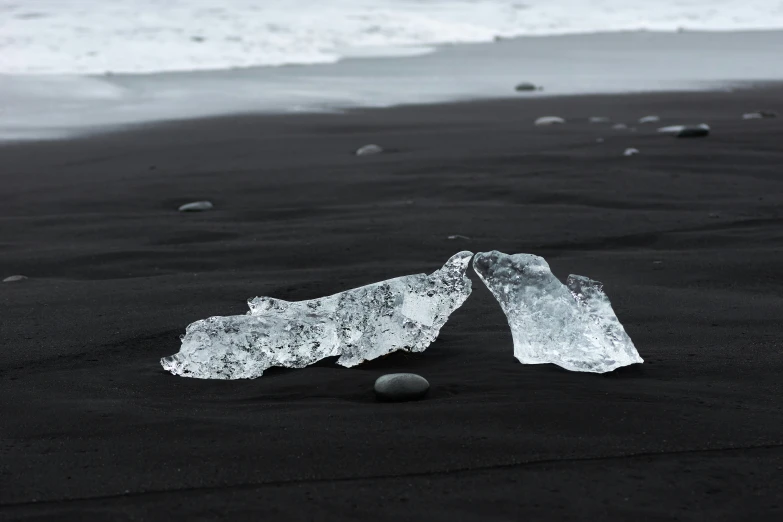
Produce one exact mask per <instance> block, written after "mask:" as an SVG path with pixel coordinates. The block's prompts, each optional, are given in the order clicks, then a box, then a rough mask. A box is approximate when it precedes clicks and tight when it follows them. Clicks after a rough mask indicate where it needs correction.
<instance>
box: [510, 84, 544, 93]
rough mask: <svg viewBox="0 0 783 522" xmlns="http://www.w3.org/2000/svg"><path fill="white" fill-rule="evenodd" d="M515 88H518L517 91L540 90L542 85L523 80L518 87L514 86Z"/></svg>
mask: <svg viewBox="0 0 783 522" xmlns="http://www.w3.org/2000/svg"><path fill="white" fill-rule="evenodd" d="M514 90H516V91H517V92H530V91H540V90H542V89H541V87H538V86H537V85H535V84H533V83H530V82H522V83H520V84H518V85H517V86H516V87H514Z"/></svg>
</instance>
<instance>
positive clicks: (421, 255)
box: [0, 87, 783, 521]
mask: <svg viewBox="0 0 783 522" xmlns="http://www.w3.org/2000/svg"><path fill="white" fill-rule="evenodd" d="M782 95H783V90H782V89H781V88H779V87H769V88H763V89H755V90H745V91H737V92H721V93H664V94H647V95H606V96H575V97H564V98H537V99H529V100H528V99H518V100H501V101H492V102H476V103H462V104H450V105H430V106H418V107H399V108H395V109H383V110H360V111H352V112H349V113H347V114H331V115H297V116H280V117H277V116H265V117H261V116H258V117H255V116H245V117H227V118H219V119H211V120H198V121H193V122H188V123H172V124H163V125H158V126H151V127H140V128H137V129H135V130H133V131H128V132H123V133H114V134H104V135H100V136H94V137H91V138H86V139H81V140H71V141H59V142H44V143H27V144H20V145H6V146H3V147H2V148H0V229H1V230H2V235H1V236H0V252H1V253H2V255H1V256H0V278H3V277H7V276H10V275H14V274H23V275H25V276H28V278H29V279H26V280H23V281H18V282H13V283H0V317H2V319H1V322H0V344H1V345H2V350H0V412H1V414H0V518H2V519H8V520H16V519H20V520H28V519H29V520H78V519H83V518H85V517H86V518H89V519H90V520H170V519H172V518H181V519H190V520H194V519H222V518H231V517H239V518H254V519H255V518H258V517H259V516H264V517H266V518H267V519H272V520H368V519H371V518H372V519H375V520H400V519H404V520H476V521H484V520H615V519H616V520H628V519H631V518H640V519H644V520H711V521H720V520H778V519H779V517H780V516H781V515H783V498H782V497H783V493H781V491H782V490H783V488H781V485H782V482H783V481H781V473H783V409H782V408H781V396H782V395H781V394H782V392H783V384H781V383H782V382H783V381H781V378H780V375H781V372H783V355H782V352H781V334H780V318H781V317H783V297H781V296H782V295H783V272H781V266H782V263H783V228H782V227H781V225H782V224H783V207H781V203H783V170H781V165H782V164H783V149H782V148H781V143H782V141H781V140H783V119H781V118H775V119H763V120H743V119H742V114H743V113H744V112H749V111H752V110H756V109H771V110H779V109H780V107H779V104H780V100H781V99H783V98H781V96H782ZM650 114H655V115H658V116H660V117H661V121H660V124H646V125H641V124H637V123H635V122H636V120H638V119H639V118H641V117H643V116H646V115H650ZM545 115H556V116H561V117H563V118H565V119H566V120H568V121H567V123H566V124H564V125H558V126H550V127H536V126H534V125H533V123H532V122H533V120H534V119H535V118H537V117H539V116H545ZM591 116H607V117H610V118H611V119H612V120H613V121H612V123H602V124H595V123H589V122H588V118H589V117H591ZM616 122H624V123H627V124H628V125H629V126H630V127H635V128H636V130H635V131H632V130H629V129H624V130H620V129H612V124H613V123H616ZM680 123H694V124H696V123H708V124H709V125H710V126H711V127H712V133H711V135H710V136H709V137H707V138H700V139H676V138H672V137H670V136H663V135H660V134H657V133H656V132H655V128H656V127H658V126H662V125H674V124H680ZM599 138H602V139H603V141H600V140H599ZM368 143H377V144H379V145H381V146H383V147H384V148H386V149H387V152H386V153H383V154H379V155H375V156H367V157H355V156H354V155H352V151H354V150H355V149H357V148H358V147H360V146H362V145H366V144H368ZM629 147H634V148H637V149H639V151H640V153H639V154H638V155H636V156H631V157H625V156H623V151H624V150H625V149H626V148H629ZM204 199H206V200H211V201H212V202H213V203H214V205H215V208H214V210H212V211H208V212H203V213H188V214H185V213H178V212H177V207H178V206H179V205H181V204H183V203H187V202H190V201H195V200H204ZM453 235H459V236H464V237H466V238H468V239H464V238H457V239H449V238H448V237H449V236H453ZM492 249H497V250H501V251H504V252H507V253H515V252H529V253H535V254H538V255H542V256H544V257H546V259H547V260H548V261H549V263H550V265H551V267H552V269H553V271H554V272H555V274H556V275H557V276H558V277H560V278H561V280H564V279H565V277H566V276H567V275H568V274H569V273H576V274H582V275H587V276H589V277H592V278H594V279H598V280H600V281H603V282H604V284H605V289H606V292H607V294H608V295H609V297H610V299H611V300H612V303H613V305H614V308H615V311H616V312H617V315H618V317H619V318H620V320H621V321H622V322H623V324H624V325H625V328H626V330H627V331H628V333H629V334H630V335H631V337H632V339H633V340H634V342H635V343H636V346H637V348H638V350H639V352H640V354H641V355H642V357H644V359H645V360H646V363H645V364H644V365H637V366H634V367H628V368H624V369H620V370H618V371H616V372H613V373H611V374H608V375H591V374H579V373H569V372H566V371H564V370H561V369H559V368H557V367H555V366H551V365H543V366H526V365H521V364H519V363H518V362H517V361H516V359H514V357H513V350H512V343H511V335H510V332H509V329H508V325H507V323H506V319H505V316H504V315H503V313H502V311H501V310H500V308H499V306H498V305H497V303H496V302H495V300H494V298H493V297H492V296H491V295H490V293H489V292H488V291H487V289H486V288H485V287H484V286H483V285H482V284H481V283H480V282H479V281H478V278H477V277H476V276H475V274H474V273H473V272H472V270H471V271H469V276H470V277H471V278H472V279H473V281H474V292H473V295H472V296H471V297H470V298H469V299H468V301H467V302H466V303H465V304H464V305H463V306H462V308H460V309H459V310H458V311H457V312H455V313H454V314H453V315H452V317H451V319H450V320H449V322H448V323H447V324H446V326H445V327H444V328H443V330H442V332H441V336H440V337H439V339H438V340H437V341H436V342H435V343H434V344H433V345H432V346H431V347H430V348H429V349H428V350H427V351H426V352H424V353H422V354H413V355H412V354H399V353H398V354H393V355H390V356H388V357H385V358H383V359H380V360H377V361H373V362H370V363H366V364H364V365H362V366H360V367H358V368H353V369H345V368H341V367H338V366H336V365H334V361H333V360H329V361H324V362H322V363H319V364H318V365H316V366H314V367H310V368H306V369H303V370H283V369H279V370H277V369H275V370H271V371H269V372H268V373H267V375H265V376H264V377H262V378H260V379H257V380H253V381H230V382H227V381H202V380H194V379H185V378H180V377H174V376H172V375H170V374H168V373H166V372H164V371H163V370H162V368H161V367H160V365H159V363H158V359H159V358H160V357H162V356H165V355H170V354H173V353H175V352H176V351H177V350H178V348H179V341H178V336H179V335H180V334H181V333H183V332H184V329H185V326H186V325H187V324H189V323H190V322H192V321H195V320H197V319H201V318H205V317H208V316H211V315H232V314H242V313H244V312H245V311H246V310H247V308H246V305H245V300H246V299H247V298H249V297H254V296H257V295H258V296H260V295H269V296H273V297H277V298H281V299H286V300H300V299H310V298H315V297H319V296H323V295H328V294H332V293H336V292H340V291H343V290H346V289H349V288H353V287H356V286H360V285H364V284H368V283H372V282H375V281H379V280H382V279H388V278H391V277H396V276H400V275H405V274H410V273H418V272H431V271H433V270H435V269H436V268H438V267H439V266H440V265H441V264H442V263H443V262H444V261H445V260H446V259H448V257H450V256H451V255H452V254H454V253H455V252H457V251H460V250H471V251H474V252H478V251H486V250H492ZM392 371H403V372H415V373H419V374H421V375H423V376H424V377H426V378H427V379H428V380H429V381H430V383H431V385H432V389H431V392H430V395H429V397H428V398H427V399H426V400H424V401H419V402H413V403H402V404H387V403H383V404H381V403H377V402H376V401H375V399H374V397H373V393H372V384H373V382H374V380H375V379H376V378H377V377H378V376H380V375H381V374H383V373H385V372H392Z"/></svg>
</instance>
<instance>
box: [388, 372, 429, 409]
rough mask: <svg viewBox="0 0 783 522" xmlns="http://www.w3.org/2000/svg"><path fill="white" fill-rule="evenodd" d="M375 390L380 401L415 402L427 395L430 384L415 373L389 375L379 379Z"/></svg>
mask: <svg viewBox="0 0 783 522" xmlns="http://www.w3.org/2000/svg"><path fill="white" fill-rule="evenodd" d="M374 389H375V396H376V397H377V398H378V400H379V401H385V402H404V401H415V400H419V399H421V398H423V397H424V396H425V395H426V394H427V392H428V391H429V389H430V383H429V382H428V381H427V379H425V378H424V377H422V376H421V375H417V374H415V373H388V374H386V375H382V376H380V377H378V379H377V380H376V381H375V386H374Z"/></svg>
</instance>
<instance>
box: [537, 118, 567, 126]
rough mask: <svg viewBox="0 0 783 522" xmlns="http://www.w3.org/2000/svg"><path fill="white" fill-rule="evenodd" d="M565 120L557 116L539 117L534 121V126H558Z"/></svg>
mask: <svg viewBox="0 0 783 522" xmlns="http://www.w3.org/2000/svg"><path fill="white" fill-rule="evenodd" d="M561 123H565V120H564V119H563V118H561V117H559V116H541V117H540V118H538V119H537V120H536V121H535V124H536V125H559V124H561Z"/></svg>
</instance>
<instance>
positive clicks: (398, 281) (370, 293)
mask: <svg viewBox="0 0 783 522" xmlns="http://www.w3.org/2000/svg"><path fill="white" fill-rule="evenodd" d="M472 256H473V253H472V252H467V251H464V252H459V253H458V254H455V255H454V256H452V257H451V259H449V260H448V261H447V262H446V264H445V265H443V267H442V268H440V269H438V270H436V271H435V272H433V273H432V274H430V275H426V274H415V275H409V276H403V277H397V278H395V279H389V280H386V281H381V282H379V283H374V284H371V285H367V286H362V287H359V288H354V289H352V290H347V291H345V292H341V293H339V294H335V295H331V296H328V297H322V298H320V299H311V300H309V301H296V302H288V301H283V300H280V299H273V298H271V297H256V298H254V299H250V300H248V305H249V306H250V312H248V314H247V315H238V316H230V317H210V318H209V319H204V320H201V321H196V322H195V323H192V324H190V325H189V326H188V327H187V329H186V331H185V335H184V336H182V346H181V348H180V351H179V353H177V354H175V355H172V356H169V357H164V358H163V359H161V365H162V366H163V368H164V369H166V370H168V371H170V372H171V373H173V374H175V375H182V376H185V377H196V378H200V379H254V378H256V377H260V376H261V375H263V373H264V371H265V370H266V369H267V368H270V367H272V366H282V367H287V368H303V367H305V366H308V365H310V364H313V363H315V362H317V361H319V360H321V359H324V358H326V357H333V356H340V358H339V359H338V360H337V364H340V365H342V366H346V367H351V366H356V365H357V364H360V363H361V362H363V361H368V360H372V359H376V358H378V357H380V356H382V355H386V354H388V353H391V352H394V351H397V350H408V351H411V352H422V351H424V350H425V349H426V348H427V347H428V346H429V345H430V343H432V342H433V341H434V340H435V339H436V338H437V337H438V333H439V332H440V329H441V327H443V325H444V324H445V323H446V321H447V320H448V318H449V316H450V315H451V313H452V312H454V310H456V309H457V308H459V307H460V306H461V305H462V303H463V302H465V300H466V299H467V298H468V296H469V295H470V292H471V282H470V279H468V278H467V277H465V270H467V267H468V263H469V262H470V258H471V257H472Z"/></svg>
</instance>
